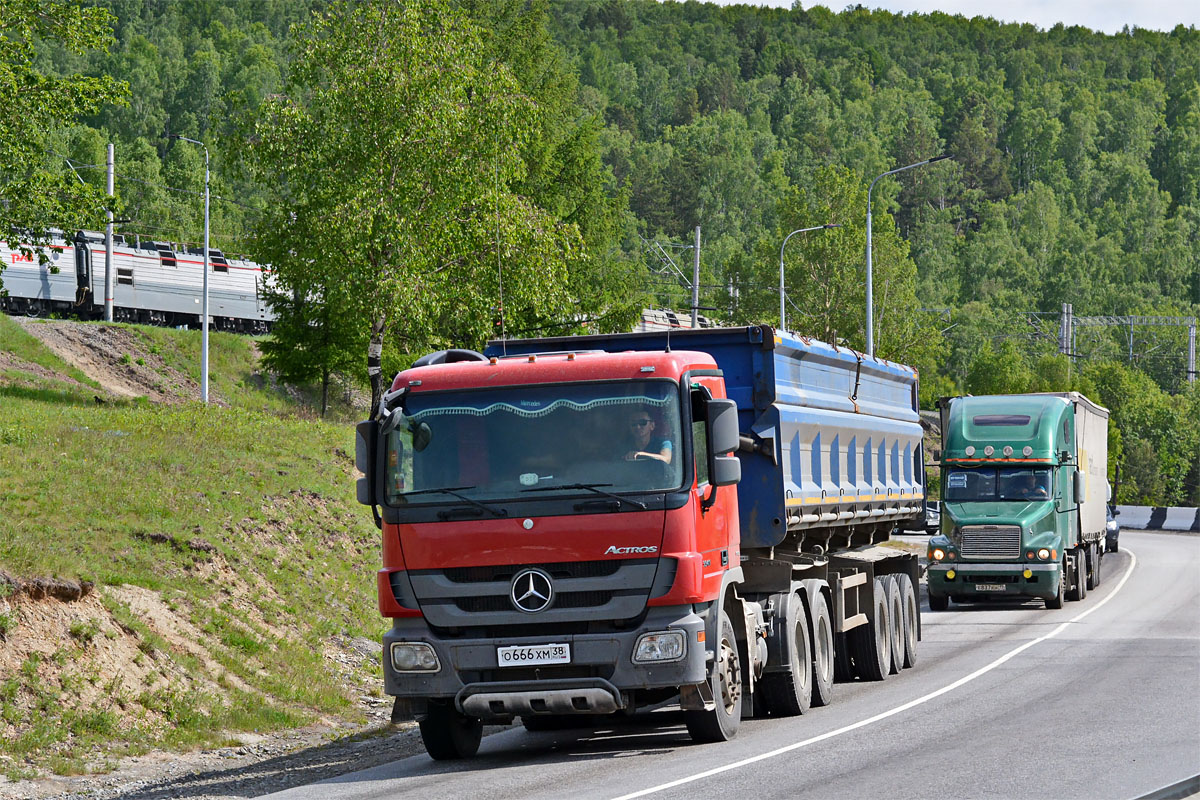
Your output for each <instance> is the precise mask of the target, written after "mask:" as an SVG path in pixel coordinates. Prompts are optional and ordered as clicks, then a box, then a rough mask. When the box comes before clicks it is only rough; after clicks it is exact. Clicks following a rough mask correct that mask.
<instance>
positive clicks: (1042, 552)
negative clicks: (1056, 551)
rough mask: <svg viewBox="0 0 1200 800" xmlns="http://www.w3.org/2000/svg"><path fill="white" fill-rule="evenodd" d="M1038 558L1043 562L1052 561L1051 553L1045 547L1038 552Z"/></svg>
mask: <svg viewBox="0 0 1200 800" xmlns="http://www.w3.org/2000/svg"><path fill="white" fill-rule="evenodd" d="M1037 556H1038V558H1040V559H1041V560H1042V561H1049V560H1050V551H1049V550H1048V549H1046V548H1045V547H1043V548H1042V549H1040V550H1038V553H1037Z"/></svg>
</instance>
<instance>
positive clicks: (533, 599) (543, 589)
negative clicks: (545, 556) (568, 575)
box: [508, 569, 554, 614]
mask: <svg viewBox="0 0 1200 800" xmlns="http://www.w3.org/2000/svg"><path fill="white" fill-rule="evenodd" d="M508 594H509V597H510V598H511V599H512V604H513V605H514V606H516V608H517V610H518V611H524V612H526V613H527V614H536V613H537V612H539V611H545V610H546V609H547V608H549V607H550V601H551V599H553V597H554V587H553V586H551V584H550V576H549V575H547V574H546V573H545V572H542V571H541V570H540V569H524V570H521V571H520V572H518V573H517V577H515V578H513V582H512V589H511V590H510V591H509V593H508Z"/></svg>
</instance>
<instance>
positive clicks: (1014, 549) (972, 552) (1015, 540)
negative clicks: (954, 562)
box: [958, 525, 1021, 561]
mask: <svg viewBox="0 0 1200 800" xmlns="http://www.w3.org/2000/svg"><path fill="white" fill-rule="evenodd" d="M958 551H959V554H960V555H961V556H962V558H963V560H964V561H971V560H975V559H983V560H991V561H1002V560H1005V559H1012V560H1017V559H1020V558H1021V527H1020V526H1019V525H966V526H963V529H962V545H961V546H959V548H958Z"/></svg>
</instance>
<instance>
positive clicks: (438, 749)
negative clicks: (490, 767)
mask: <svg viewBox="0 0 1200 800" xmlns="http://www.w3.org/2000/svg"><path fill="white" fill-rule="evenodd" d="M419 724H420V727H421V741H422V742H424V743H425V750H426V752H428V753H429V755H430V757H431V758H433V760H434V761H450V760H454V759H459V758H470V757H471V756H473V755H475V753H476V752H478V750H479V741H480V739H482V738H483V722H482V721H481V720H480V719H478V718H477V717H468V716H467V715H465V714H463V713H461V712H460V711H459V710H458V709H456V708H455V707H454V706H453V705H451V704H449V703H434V702H432V701H431V702H430V703H429V712H428V713H427V714H426V715H425V719H423V720H421V721H420V723H419Z"/></svg>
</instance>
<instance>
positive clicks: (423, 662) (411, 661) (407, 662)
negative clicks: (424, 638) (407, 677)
mask: <svg viewBox="0 0 1200 800" xmlns="http://www.w3.org/2000/svg"><path fill="white" fill-rule="evenodd" d="M392 667H393V668H395V670H396V671H397V672H437V671H438V670H440V669H441V668H442V665H441V663H440V662H439V661H438V657H437V653H435V652H434V651H433V648H432V647H430V646H429V645H427V644H425V643H424V642H395V643H393V644H392Z"/></svg>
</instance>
